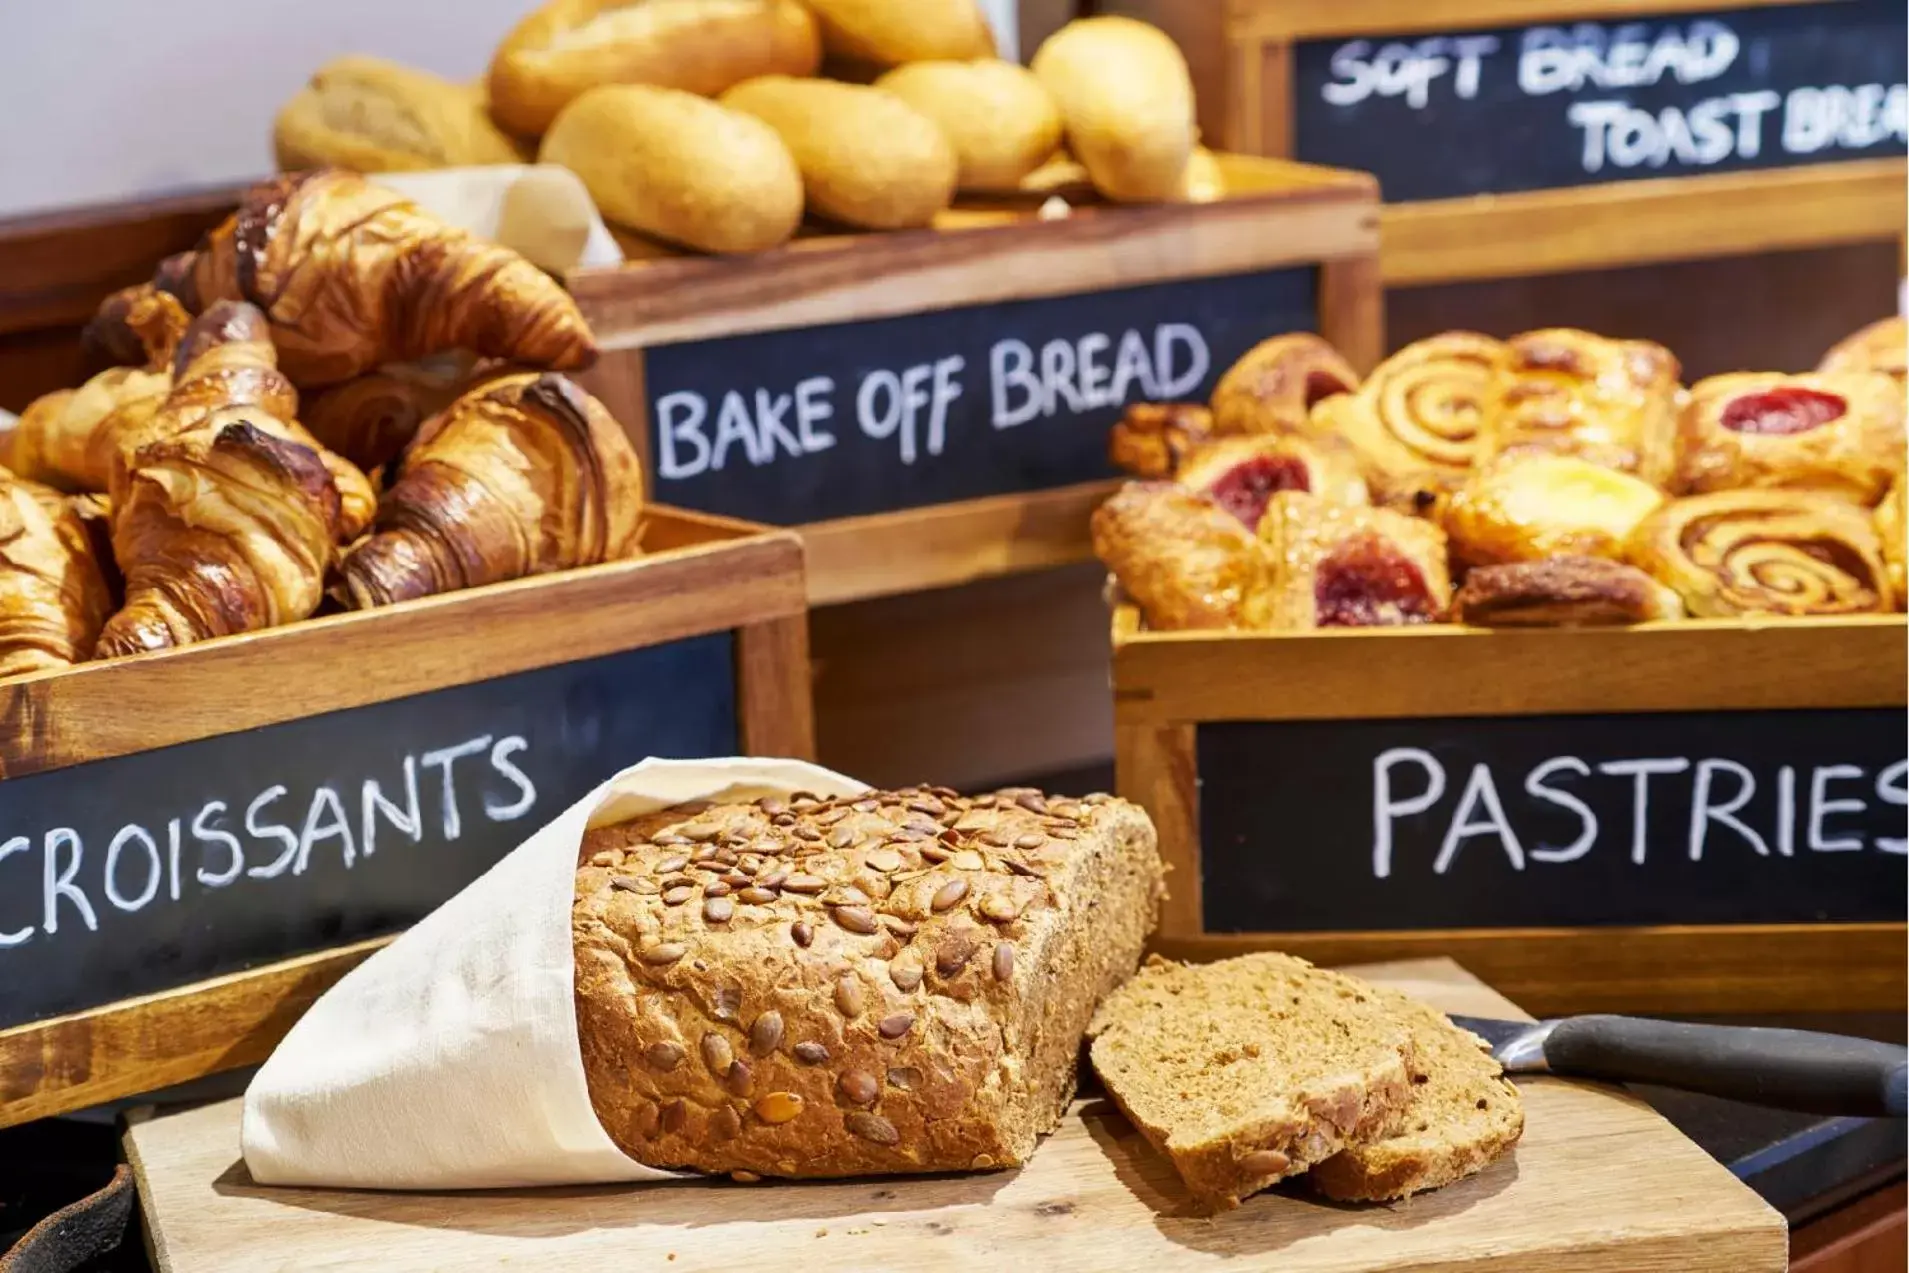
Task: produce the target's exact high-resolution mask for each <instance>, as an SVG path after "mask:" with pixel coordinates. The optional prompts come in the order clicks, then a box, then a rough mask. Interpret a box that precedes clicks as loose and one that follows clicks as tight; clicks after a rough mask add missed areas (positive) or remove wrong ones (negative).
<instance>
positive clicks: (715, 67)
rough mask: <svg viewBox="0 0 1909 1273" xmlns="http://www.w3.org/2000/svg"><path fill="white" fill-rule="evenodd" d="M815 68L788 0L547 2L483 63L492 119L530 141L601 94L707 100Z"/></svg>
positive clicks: (813, 38)
mask: <svg viewBox="0 0 1909 1273" xmlns="http://www.w3.org/2000/svg"><path fill="white" fill-rule="evenodd" d="M821 60H822V47H821V42H820V38H819V36H818V34H817V31H816V25H815V19H814V18H813V17H811V16H810V15H809V11H808V10H807V9H806V8H804V7H803V6H802V5H800V4H798V3H796V2H795V0H549V3H547V4H545V5H543V6H542V7H541V8H539V9H538V10H537V11H536V12H534V13H532V14H531V15H530V16H529V17H527V18H525V19H524V20H523V21H522V22H520V23H518V24H517V27H516V29H515V30H513V31H512V32H511V33H510V34H509V35H508V36H507V37H505V39H504V43H503V44H502V45H501V46H500V47H499V48H498V50H497V54H496V56H495V57H494V58H493V59H492V60H491V68H490V103H491V113H492V114H493V115H494V116H495V117H496V119H497V122H498V123H500V124H502V125H503V126H504V127H505V128H507V129H509V130H510V131H511V132H513V133H517V134H519V135H520V136H525V137H538V136H542V135H543V133H544V132H545V130H547V129H548V128H549V127H550V126H551V124H552V123H553V122H554V121H555V120H556V118H557V115H558V113H559V112H561V111H562V110H563V108H564V107H565V106H567V105H568V104H569V103H570V102H571V101H573V100H574V99H576V98H577V97H579V96H581V95H582V94H583V93H584V92H585V91H586V90H588V89H592V88H596V87H598V86H600V85H604V84H650V85H655V86H657V87H659V88H675V89H682V90H683V91H685V92H689V93H697V94H700V95H702V96H705V97H713V96H714V95H716V94H717V93H720V92H722V91H723V90H724V89H726V88H728V87H729V86H730V85H732V84H735V83H738V82H740V81H742V80H746V79H749V78H750V77H752V76H756V75H768V74H771V73H776V72H780V73H785V74H789V75H812V74H814V73H815V70H816V68H817V67H818V66H819V65H820V64H821Z"/></svg>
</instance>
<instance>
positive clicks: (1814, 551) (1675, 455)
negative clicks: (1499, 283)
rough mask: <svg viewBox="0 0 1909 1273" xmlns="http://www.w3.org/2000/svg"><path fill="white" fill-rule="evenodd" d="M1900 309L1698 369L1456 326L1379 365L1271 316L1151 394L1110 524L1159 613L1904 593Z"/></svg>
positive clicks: (1561, 612) (1809, 608)
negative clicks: (1198, 381) (1215, 362)
mask: <svg viewBox="0 0 1909 1273" xmlns="http://www.w3.org/2000/svg"><path fill="white" fill-rule="evenodd" d="M1906 335H1909V333H1906V332H1905V328H1904V324H1903V321H1902V320H1901V319H1885V320H1883V321H1881V322H1878V323H1875V324H1873V325H1871V326H1870V327H1867V328H1865V329H1863V330H1862V331H1860V332H1858V333H1856V334H1855V335H1853V336H1851V337H1850V338H1849V339H1848V340H1846V341H1844V342H1842V343H1841V344H1839V345H1838V346H1837V347H1836V348H1835V349H1833V350H1831V351H1830V353H1829V354H1828V355H1827V356H1826V357H1825V358H1824V359H1823V361H1822V364H1821V365H1820V366H1819V367H1818V368H1817V369H1816V370H1815V371H1813V372H1808V373H1804V374H1800V375H1791V374H1787V373H1782V372H1739V373H1733V374H1730V375H1722V376H1712V377H1709V378H1708V379H1705V380H1700V381H1698V382H1697V383H1695V384H1693V385H1691V386H1689V387H1688V388H1685V387H1683V386H1682V385H1681V384H1680V383H1679V380H1680V372H1681V369H1680V367H1679V364H1678V362H1677V359H1676V358H1675V357H1674V356H1673V355H1672V354H1671V353H1670V351H1669V350H1667V349H1665V348H1663V347H1662V346H1661V345H1656V344H1653V343H1651V342H1648V341H1637V340H1611V339H1607V338H1605V337H1602V336H1597V335H1593V334H1592V333H1589V332H1583V331H1576V330H1571V329H1563V328H1557V329H1550V330H1544V331H1533V332H1525V333H1523V334H1521V335H1517V336H1513V337H1511V338H1510V339H1508V340H1497V339H1494V338H1492V337H1489V336H1482V335H1478V334H1475V333H1471V332H1448V333H1446V334H1444V335H1441V336H1434V337H1432V338H1430V339H1428V340H1422V341H1418V342H1416V343H1414V344H1411V345H1408V346H1406V347H1405V348H1404V349H1401V350H1400V351H1399V352H1397V353H1396V354H1394V355H1393V356H1392V357H1391V358H1389V359H1387V360H1386V361H1385V362H1383V363H1382V364H1380V365H1379V366H1378V367H1377V368H1376V369H1374V370H1373V372H1372V373H1371V374H1370V375H1369V376H1365V377H1360V376H1358V375H1357V374H1356V373H1355V372H1354V371H1353V369H1352V368H1351V367H1350V366H1349V365H1347V363H1346V361H1345V359H1343V358H1342V357H1340V356H1339V354H1338V353H1337V352H1336V351H1335V350H1333V349H1332V348H1331V346H1329V345H1328V344H1327V343H1326V342H1325V341H1323V340H1321V339H1320V338H1319V337H1317V336H1314V335H1311V334H1307V333H1300V334H1295V335H1287V336H1277V337H1274V338H1273V339H1271V340H1268V341H1266V342H1264V343H1263V344H1261V345H1259V346H1258V347H1256V348H1255V349H1253V350H1252V351H1250V352H1249V353H1248V354H1247V355H1246V356H1245V357H1244V358H1242V359H1241V360H1240V361H1239V362H1238V363H1237V364H1235V365H1234V366H1233V367H1232V368H1231V369H1230V370H1229V371H1228V372H1227V373H1226V374H1225V375H1224V376H1222V377H1221V378H1220V380H1219V382H1218V384H1217V385H1216V387H1215V389H1214V392H1213V397H1212V400H1211V402H1210V403H1209V404H1208V405H1205V406H1200V405H1197V404H1147V405H1141V406H1137V407H1133V408H1130V409H1129V411H1128V412H1127V415H1126V417H1125V418H1124V419H1123V420H1122V421H1121V422H1120V423H1119V424H1118V425H1117V426H1116V427H1115V429H1114V432H1113V437H1112V440H1111V452H1112V457H1113V460H1114V462H1115V464H1116V465H1118V466H1119V467H1121V468H1123V469H1125V470H1127V471H1128V472H1130V473H1133V474H1135V475H1136V476H1139V477H1142V478H1145V479H1149V480H1146V481H1140V482H1130V483H1128V484H1127V485H1126V486H1125V487H1124V488H1123V489H1122V490H1121V491H1119V492H1118V493H1117V494H1116V495H1114V496H1113V498H1112V499H1110V500H1109V501H1108V502H1107V503H1106V504H1105V505H1103V506H1102V507H1101V509H1100V510H1099V511H1098V512H1097V513H1096V515H1095V518H1094V526H1093V532H1094V544H1095V549H1096V551H1097V552H1098V553H1099V555H1100V556H1101V558H1102V560H1104V561H1105V562H1106V563H1107V564H1108V566H1109V567H1110V568H1111V569H1112V570H1113V572H1114V575H1115V577H1116V578H1117V580H1118V582H1119V583H1120V585H1121V587H1122V588H1123V590H1124V591H1125V592H1126V594H1127V595H1128V596H1129V597H1131V598H1132V599H1133V600H1134V601H1135V602H1136V603H1137V604H1138V605H1139V606H1140V608H1141V610H1142V611H1143V612H1144V614H1145V616H1146V619H1147V622H1148V624H1149V625H1150V626H1152V627H1154V628H1161V629H1168V628H1244V629H1260V630H1269V631H1276V630H1302V629H1313V628H1327V627H1377V626H1396V625H1404V624H1414V623H1438V622H1444V621H1447V620H1455V621H1458V622H1462V623H1468V624H1474V625H1479V626H1575V625H1592V624H1625V623H1640V622H1646V621H1652V620H1666V619H1677V618H1682V617H1685V616H1686V615H1688V616H1693V617H1700V618H1720V617H1733V616H1739V615H1759V616H1761V615H1771V616H1810V615H1851V614H1864V613H1881V612H1887V611H1890V610H1899V609H1902V608H1903V605H1904V601H1905V595H1904V578H1903V553H1904V545H1903V523H1904V515H1903V501H1904V414H1905V404H1904V344H1905V338H1906Z"/></svg>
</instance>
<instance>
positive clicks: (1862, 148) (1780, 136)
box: [1293, 0, 1909, 202]
mask: <svg viewBox="0 0 1909 1273" xmlns="http://www.w3.org/2000/svg"><path fill="white" fill-rule="evenodd" d="M1906 13H1909V6H1905V5H1904V4H1903V0H1841V2H1839V3H1834V4H1798V5H1785V6H1780V7H1773V8H1756V9H1745V10H1741V11H1737V12H1710V13H1696V14H1675V13H1672V14H1668V15H1666V16H1663V17H1656V18H1638V19H1634V20H1610V21H1602V22H1565V21H1558V22H1555V23H1551V24H1546V25H1541V26H1531V27H1525V28H1505V29H1499V30H1479V31H1461V32H1453V33H1449V34H1441V35H1400V36H1397V37H1394V38H1386V37H1372V38H1361V39H1334V40H1312V41H1306V42H1303V43H1301V44H1299V45H1298V46H1297V48H1296V50H1295V54H1294V78H1295V81H1296V88H1295V105H1294V112H1295V117H1294V120H1293V138H1294V148H1295V149H1294V154H1295V157H1297V158H1299V159H1303V160H1307V161H1309V162H1312V163H1320V164H1334V165H1338V166H1341V167H1346V168H1359V169H1364V170H1366V171H1369V172H1372V173H1375V174H1377V175H1378V178H1379V184H1380V186H1381V188H1382V190H1383V192H1384V195H1385V198H1386V199H1387V201H1388V202H1403V201H1410V200H1418V199H1443V198H1452V197H1456V196H1462V195H1474V194H1504V193H1509V192H1512V191H1519V190H1538V189H1545V188H1550V187H1558V186H1579V185H1586V184H1590V183H1596V182H1607V181H1626V180H1634V179H1638V178H1651V177H1669V176H1693V175H1697V174H1700V173H1711V172H1733V171H1738V170H1742V169H1748V168H1782V167H1789V166H1792V165H1796V164H1813V163H1823V162H1827V161H1833V160H1840V159H1858V158H1871V157H1883V156H1895V155H1901V154H1903V153H1904V151H1905V134H1906V133H1909V102H1906V101H1905V89H1904V80H1905V78H1906V75H1905V72H1906V70H1909V54H1906V53H1905V48H1906V45H1909V20H1906V17H1905V15H1906Z"/></svg>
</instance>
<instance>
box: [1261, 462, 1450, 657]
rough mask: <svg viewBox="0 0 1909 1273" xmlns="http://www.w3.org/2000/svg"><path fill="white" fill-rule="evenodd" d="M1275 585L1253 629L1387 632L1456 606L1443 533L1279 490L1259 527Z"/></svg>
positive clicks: (1386, 512) (1397, 516)
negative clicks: (1368, 630)
mask: <svg viewBox="0 0 1909 1273" xmlns="http://www.w3.org/2000/svg"><path fill="white" fill-rule="evenodd" d="M1259 537H1260V540H1261V542H1262V543H1264V544H1265V545H1266V548H1267V552H1268V554H1269V555H1270V558H1271V568H1272V583H1271V586H1270V587H1269V588H1268V589H1266V591H1265V593H1264V595H1263V597H1261V598H1259V599H1258V600H1257V601H1256V602H1255V604H1254V605H1252V606H1251V607H1249V610H1248V614H1247V618H1248V622H1249V626H1252V627H1265V628H1277V629H1285V630H1299V629H1309V628H1385V627H1399V626H1402V625H1406V624H1415V623H1437V622H1440V621H1442V620H1443V619H1444V618H1445V617H1446V612H1447V611H1448V610H1450V608H1451V603H1452V581H1451V574H1450V572H1449V570H1448V569H1447V567H1446V564H1445V533H1444V532H1443V531H1441V530H1439V528H1438V527H1436V526H1434V525H1432V523H1430V522H1427V521H1423V520H1421V519H1419V518H1416V517H1407V516H1406V515H1405V514H1403V513H1397V512H1394V511H1392V510H1391V509H1388V508H1356V507H1349V506H1347V505H1343V504H1332V503H1328V502H1327V501H1325V500H1323V499H1320V498H1319V497H1318V496H1316V495H1307V494H1302V493H1300V492H1297V491H1281V492H1280V493H1279V494H1277V495H1275V496H1273V498H1272V502H1271V504H1270V505H1269V506H1268V507H1267V509H1266V516H1265V517H1264V518H1263V519H1262V520H1261V521H1260V524H1259Z"/></svg>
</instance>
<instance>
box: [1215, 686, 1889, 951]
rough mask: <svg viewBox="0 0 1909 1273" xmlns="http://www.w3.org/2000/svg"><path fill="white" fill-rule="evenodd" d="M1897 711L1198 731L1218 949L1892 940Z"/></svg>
mask: <svg viewBox="0 0 1909 1273" xmlns="http://www.w3.org/2000/svg"><path fill="white" fill-rule="evenodd" d="M1903 722H1904V718H1903V713H1902V710H1901V709H1900V708H1896V709H1848V710H1834V711H1776V712H1755V713H1752V712H1692V713H1675V714H1655V713H1653V714H1634V715H1599V716H1550V717H1543V716H1531V717H1492V718H1472V719H1419V720H1364V721H1279V722H1270V721H1246V722H1223V723H1207V724H1202V725H1200V726H1199V728H1198V733H1197V746H1198V763H1199V783H1200V792H1199V804H1200V859H1201V867H1200V870H1201V884H1202V896H1203V916H1204V922H1205V928H1206V930H1207V931H1209V932H1214V933H1226V932H1279V931H1301V932H1303V931H1315V932H1316V931H1337V930H1370V929H1462V928H1499V927H1514V928H1522V927H1539V926H1569V925H1605V924H1673V923H1674V924H1755V923H1788V922H1799V923H1801V922H1823V921H1865V920H1866V921H1893V922H1898V923H1900V922H1901V921H1902V920H1903V918H1904V910H1905V901H1904V899H1905V870H1904V866H1905V861H1909V859H1905V857H1904V852H1905V845H1904V841H1905V836H1906V835H1909V816H1906V815H1909V759H1905V757H1904V753H1905V746H1904V728H1903Z"/></svg>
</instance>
